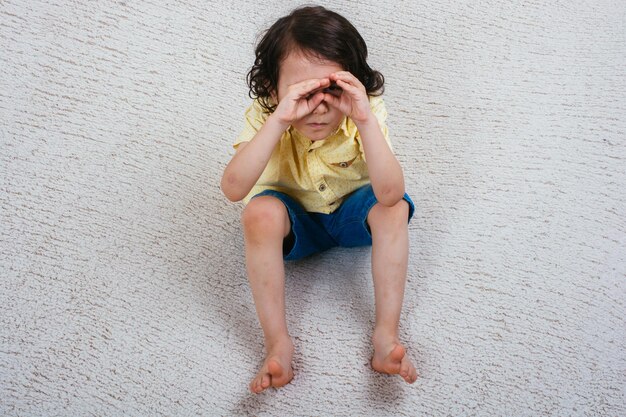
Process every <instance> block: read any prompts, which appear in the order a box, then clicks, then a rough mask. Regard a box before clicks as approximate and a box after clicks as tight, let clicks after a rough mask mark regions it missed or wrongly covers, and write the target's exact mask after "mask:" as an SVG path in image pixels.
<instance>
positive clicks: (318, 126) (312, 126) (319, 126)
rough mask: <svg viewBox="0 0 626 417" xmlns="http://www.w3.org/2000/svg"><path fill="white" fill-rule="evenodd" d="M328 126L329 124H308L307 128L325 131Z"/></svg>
mask: <svg viewBox="0 0 626 417" xmlns="http://www.w3.org/2000/svg"><path fill="white" fill-rule="evenodd" d="M327 125H328V123H316V122H313V123H307V126H309V127H311V128H312V129H323V128H324V127H326V126H327Z"/></svg>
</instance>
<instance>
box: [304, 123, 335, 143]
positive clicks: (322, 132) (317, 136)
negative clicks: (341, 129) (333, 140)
mask: <svg viewBox="0 0 626 417" xmlns="http://www.w3.org/2000/svg"><path fill="white" fill-rule="evenodd" d="M298 130H299V131H300V133H302V134H304V136H306V137H307V139H310V140H311V141H313V142H315V141H318V140H324V139H326V138H328V137H329V136H332V135H333V133H335V132H336V131H337V128H331V127H328V128H324V129H311V128H308V126H305V127H302V128H301V129H298Z"/></svg>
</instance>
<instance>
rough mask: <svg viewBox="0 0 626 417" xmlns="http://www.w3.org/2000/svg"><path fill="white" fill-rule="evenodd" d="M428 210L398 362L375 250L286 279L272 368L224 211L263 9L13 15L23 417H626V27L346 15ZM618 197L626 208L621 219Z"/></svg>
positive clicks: (272, 9)
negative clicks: (388, 345) (277, 372)
mask: <svg viewBox="0 0 626 417" xmlns="http://www.w3.org/2000/svg"><path fill="white" fill-rule="evenodd" d="M325 4H326V5H327V6H328V7H330V8H332V9H334V10H337V11H339V12H340V13H342V14H344V15H345V16H346V17H348V18H349V19H350V20H351V21H352V22H353V23H354V25H355V26H356V27H357V28H358V29H359V31H360V32H361V33H362V35H363V37H364V38H365V40H366V42H367V43H368V46H369V51H370V63H371V65H372V66H373V67H374V68H376V69H379V70H380V71H382V72H383V74H384V75H385V77H386V93H385V96H384V97H385V100H386V103H387V108H388V110H389V114H390V116H389V127H390V131H391V136H392V140H393V142H394V147H395V151H396V154H397V156H398V159H399V160H400V162H401V164H402V166H403V168H404V172H405V177H406V184H407V191H408V192H409V194H410V195H411V196H412V198H413V200H414V201H415V203H416V207H417V210H416V215H415V217H414V220H413V221H412V223H411V224H410V239H411V255H410V265H409V273H408V283H407V290H406V296H405V305H404V310H403V314H402V323H401V338H402V340H403V341H404V342H405V344H406V345H407V346H408V352H409V355H410V356H411V357H412V358H413V360H414V362H415V363H416V365H417V368H418V370H419V373H420V375H421V377H420V379H418V381H417V382H416V383H415V384H414V385H412V386H409V385H406V384H405V383H403V382H402V381H401V380H400V379H399V378H397V377H388V376H383V375H379V374H376V373H375V372H373V371H372V370H371V368H370V366H369V358H370V355H371V354H372V348H371V344H370V338H371V331H372V324H373V318H374V316H373V289H372V283H371V276H370V266H369V263H370V253H369V250H368V249H356V250H347V249H336V250H331V251H329V252H327V253H324V254H322V255H319V256H315V257H312V258H309V259H306V260H304V261H301V262H296V263H289V264H288V265H287V307H288V323H289V326H290V331H291V334H292V336H293V339H294V342H295V344H296V353H295V357H294V368H295V379H294V380H293V382H292V383H291V384H289V385H288V386H286V387H285V388H283V389H281V390H269V391H268V392H266V393H263V394H261V395H258V396H256V395H253V394H250V393H249V392H248V382H249V381H250V379H251V378H252V377H253V375H254V374H255V373H256V370H257V368H258V366H259V365H260V363H261V361H262V359H263V344H262V334H261V330H260V327H259V325H258V321H257V318H256V313H255V309H254V305H253V303H252V297H251V293H250V290H249V288H248V284H247V278H246V275H245V264H244V259H243V240H242V234H241V226H240V222H239V216H240V213H241V208H242V206H241V205H240V204H232V203H230V202H228V201H227V200H226V199H225V198H224V197H223V195H222V194H221V192H220V189H219V180H220V176H221V173H222V171H223V169H224V167H225V164H226V163H227V162H228V160H229V158H230V157H231V155H232V154H233V151H232V148H231V143H232V141H233V140H234V138H235V137H236V136H237V134H238V133H239V131H240V129H241V128H242V127H243V111H244V109H245V107H246V106H247V105H248V103H249V98H248V97H247V90H246V84H245V74H246V71H247V70H248V69H249V67H250V65H251V64H252V60H253V52H252V51H253V45H254V42H255V39H256V38H257V36H258V34H259V33H260V31H261V30H262V29H264V28H266V27H267V26H268V25H269V24H271V23H272V22H273V21H274V20H275V19H276V18H278V17H280V16H282V15H283V14H285V13H286V12H288V11H289V10H290V9H292V8H293V7H295V6H296V5H298V3H297V2H294V1H286V2H278V3H276V2H273V1H267V0H257V1H240V2H226V1H224V2H205V1H191V0H183V1H177V2H158V1H151V2H150V1H132V2H131V1H117V2H93V1H87V0H77V1H71V2H69V1H61V0H49V1H35V0H34V1H23V0H22V1H20V0H5V1H0V46H1V52H0V73H1V76H0V266H1V269H0V273H1V280H0V414H2V415H15V416H28V415H37V416H42V415H46V416H54V415H62V416H69V415H72V416H81V415H108V416H112V415H149V416H156V415H164V416H172V415H194V414H197V415H257V416H262V415H268V416H269V415H276V416H297V415H302V416H312V415H355V416H370V415H371V416H418V415H431V416H448V415H450V416H458V415H481V416H503V415H506V416H538V415H563V416H571V415H577V416H583V415H585V416H589V415H598V416H600V415H602V416H605V415H606V416H619V415H622V416H623V415H626V404H625V403H626V400H625V390H626V388H625V386H626V331H625V329H626V326H625V324H626V319H625V317H626V307H625V303H626V195H625V193H624V190H626V169H625V167H626V139H625V138H626V118H625V117H624V114H626V95H625V91H626V76H625V75H624V74H625V73H624V68H626V35H625V34H626V28H625V23H624V22H626V3H624V2H623V1H610V0H607V1H599V2H584V1H579V0H574V1H570V2H542V1H529V2H521V3H520V2H502V1H496V0H490V1H480V2H473V1H461V2H459V1H452V0H444V1H438V2H426V1H399V2H396V1H392V0H383V1H371V2H354V1H351V0H343V1H329V2H326V3H325ZM620 190H621V191H620Z"/></svg>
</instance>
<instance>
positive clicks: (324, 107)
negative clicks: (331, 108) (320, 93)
mask: <svg viewBox="0 0 626 417" xmlns="http://www.w3.org/2000/svg"><path fill="white" fill-rule="evenodd" d="M327 111H328V104H326V102H325V101H322V102H321V103H320V104H318V105H317V107H316V108H315V110H313V114H324V113H326V112H327Z"/></svg>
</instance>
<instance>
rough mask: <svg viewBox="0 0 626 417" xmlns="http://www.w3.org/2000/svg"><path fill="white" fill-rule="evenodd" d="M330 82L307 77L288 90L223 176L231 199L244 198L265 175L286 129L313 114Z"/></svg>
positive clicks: (224, 185) (225, 187)
mask: <svg viewBox="0 0 626 417" xmlns="http://www.w3.org/2000/svg"><path fill="white" fill-rule="evenodd" d="M328 85H330V81H329V79H328V78H321V79H310V80H305V81H302V82H299V83H296V84H293V85H290V86H289V87H288V89H287V93H286V94H285V96H284V97H283V98H282V100H280V102H279V103H278V106H277V107H276V110H275V111H274V113H272V114H271V115H270V116H269V117H268V118H267V120H266V121H265V123H264V124H263V126H262V127H261V129H259V131H258V132H257V134H256V135H255V136H254V137H253V138H252V140H250V142H248V143H242V144H240V145H239V146H238V148H237V152H236V153H235V156H233V159H231V160H230V162H229V163H228V165H227V166H226V169H225V170H224V174H223V175H222V182H221V187H222V192H223V193H224V195H225V196H226V198H228V199H229V200H230V201H239V200H241V199H242V198H244V197H245V196H246V195H248V193H249V192H250V190H251V189H252V187H254V184H256V182H257V181H258V179H259V178H260V177H261V174H262V173H263V171H264V170H265V167H266V166H267V163H268V162H269V160H270V158H271V156H272V152H273V151H274V148H275V147H276V145H277V144H278V142H279V141H280V138H281V137H282V135H283V133H284V132H285V130H286V129H287V128H288V127H289V125H290V124H291V123H293V122H294V121H295V120H298V119H301V118H303V117H304V116H306V115H308V114H310V113H311V112H312V111H313V110H315V109H316V108H317V106H318V105H319V104H320V103H321V102H322V100H323V99H324V93H322V92H316V93H313V92H314V91H315V90H317V89H319V88H320V87H326V86H328Z"/></svg>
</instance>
